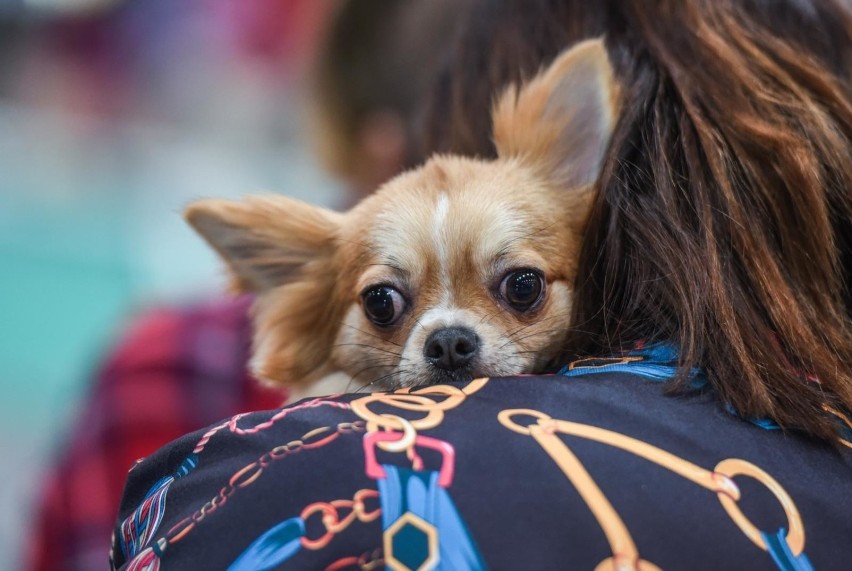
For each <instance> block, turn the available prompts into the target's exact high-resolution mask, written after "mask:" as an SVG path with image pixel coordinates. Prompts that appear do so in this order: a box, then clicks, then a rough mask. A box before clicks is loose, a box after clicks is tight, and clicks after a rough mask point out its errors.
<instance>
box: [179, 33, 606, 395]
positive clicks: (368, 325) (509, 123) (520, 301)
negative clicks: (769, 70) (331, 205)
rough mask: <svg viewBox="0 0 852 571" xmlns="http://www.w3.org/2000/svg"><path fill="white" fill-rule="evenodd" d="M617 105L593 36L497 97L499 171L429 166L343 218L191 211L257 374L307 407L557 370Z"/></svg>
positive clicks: (279, 202)
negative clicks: (224, 268)
mask: <svg viewBox="0 0 852 571" xmlns="http://www.w3.org/2000/svg"><path fill="white" fill-rule="evenodd" d="M618 102H619V97H618V89H617V86H616V84H615V81H614V77H613V72H612V69H611V67H610V63H609V60H608V58H607V54H606V49H605V48H604V45H603V42H602V41H601V40H590V41H586V42H583V43H581V44H577V45H576V46H575V47H573V48H572V49H570V50H568V51H566V52H565V53H563V54H562V55H560V56H559V57H558V58H557V59H556V60H555V61H554V62H553V63H552V64H551V66H550V67H549V68H548V69H547V70H545V71H544V72H543V73H541V74H539V75H538V76H537V77H535V78H534V79H533V80H532V81H530V82H529V83H527V84H525V85H524V86H523V87H522V88H520V89H518V88H517V87H511V88H509V89H507V90H506V91H505V92H504V93H503V95H502V96H501V97H500V98H499V100H498V101H497V103H496V105H495V106H494V108H493V111H492V119H493V125H494V133H493V135H494V141H495V143H496V147H497V150H498V158H497V159H496V160H491V161H485V160H476V159H469V158H462V157H456V156H435V157H433V158H431V159H430V160H429V161H428V162H427V163H426V164H425V165H423V166H422V167H420V168H417V169H415V170H412V171H409V172H406V173H404V174H401V175H399V176H397V177H396V178H394V179H392V180H391V181H389V182H387V183H386V184H385V185H383V186H382V187H381V188H380V189H379V190H378V191H377V192H376V193H375V194H373V195H372V196H370V197H369V198H367V199H365V200H364V201H362V202H361V203H360V204H358V205H357V206H356V207H355V208H353V209H352V210H350V211H349V212H346V213H344V214H340V213H336V212H331V211H328V210H325V209H321V208H318V207H314V206H311V205H308V204H305V203H303V202H300V201H296V200H293V199H289V198H285V197H283V196H264V197H252V198H247V199H245V200H243V201H241V202H227V201H221V200H202V201H199V202H196V203H193V204H191V205H190V206H189V207H188V209H187V210H186V218H187V220H188V221H189V223H190V224H191V225H192V226H193V227H194V228H195V229H196V230H197V231H198V232H199V233H200V234H201V235H202V236H203V237H204V238H205V239H206V240H207V241H208V242H209V243H210V245H211V246H213V248H215V249H216V251H217V252H218V253H219V254H220V255H221V257H222V258H223V259H224V260H225V262H226V263H227V265H228V266H229V269H230V270H231V274H232V275H233V277H234V284H235V288H236V289H237V290H238V291H241V292H255V293H256V294H257V299H256V302H255V306H254V310H253V311H254V321H255V338H254V357H253V359H252V363H251V366H252V370H253V372H254V374H255V375H256V376H257V377H258V378H261V379H264V380H266V381H269V382H273V383H277V384H284V385H287V386H289V387H290V389H291V392H294V393H295V394H296V395H298V396H306V395H307V394H310V393H314V394H316V393H323V392H335V391H338V390H358V389H362V388H364V387H368V388H369V389H371V390H372V389H378V390H385V389H389V388H393V387H402V386H411V385H415V384H433V383H441V382H447V381H464V380H469V379H472V378H474V377H481V376H501V375H513V374H519V373H532V372H541V371H544V370H546V369H547V368H548V366H552V365H553V364H554V363H553V361H554V359H555V358H556V356H557V355H558V353H559V350H560V346H561V344H562V342H563V340H564V338H565V334H566V332H567V330H568V327H569V321H570V310H571V293H572V284H573V282H574V278H575V276H576V271H577V269H576V268H577V258H578V253H579V246H580V241H581V235H582V231H583V228H584V225H585V221H586V218H587V216H588V212H589V208H590V205H591V201H592V198H593V185H594V183H595V182H596V180H597V178H598V176H599V174H600V170H601V168H602V163H603V161H604V157H605V153H606V149H607V146H608V143H609V139H610V135H611V132H612V130H613V127H614V124H615V122H616V119H617V116H618V110H619V103H618ZM336 371H342V372H343V373H345V375H346V376H345V377H343V381H342V383H341V381H340V380H339V379H340V375H338V376H334V375H332V373H335V372H336ZM329 375H331V376H329ZM323 378H325V379H326V380H330V379H335V382H334V383H328V382H326V383H319V384H317V382H318V381H319V380H320V379H323ZM335 385H337V386H335Z"/></svg>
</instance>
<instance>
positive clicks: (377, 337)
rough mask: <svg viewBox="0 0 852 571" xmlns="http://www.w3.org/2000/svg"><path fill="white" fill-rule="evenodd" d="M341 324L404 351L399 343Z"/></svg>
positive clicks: (347, 324) (344, 323) (342, 322)
mask: <svg viewBox="0 0 852 571" xmlns="http://www.w3.org/2000/svg"><path fill="white" fill-rule="evenodd" d="M340 324H341V325H345V326H346V327H351V328H352V329H354V330H355V331H357V332H358V333H363V334H364V335H369V336H370V337H374V338H375V339H378V340H379V341H382V342H383V343H390V344H391V345H395V346H397V347H399V348H400V349H402V345H400V344H399V343H394V342H393V341H391V340H390V339H385V338H384V337H380V336H378V335H376V334H375V333H370V332H369V331H364V330H363V329H359V328H358V327H355V326H354V325H351V324H349V323H346V322H344V321H341V322H340Z"/></svg>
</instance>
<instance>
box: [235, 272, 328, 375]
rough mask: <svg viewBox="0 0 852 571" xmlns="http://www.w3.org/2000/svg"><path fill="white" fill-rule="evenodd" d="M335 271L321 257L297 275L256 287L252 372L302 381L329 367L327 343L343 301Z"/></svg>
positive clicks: (325, 371)
mask: <svg viewBox="0 0 852 571" xmlns="http://www.w3.org/2000/svg"><path fill="white" fill-rule="evenodd" d="M336 277H337V275H336V273H335V272H334V271H333V270H332V269H331V268H329V267H327V265H326V264H324V263H323V262H322V261H319V260H317V261H315V262H311V263H309V264H307V265H306V266H305V268H304V270H303V275H302V278H301V279H300V280H299V281H296V282H294V283H291V284H287V285H284V286H281V287H277V288H274V289H272V290H269V291H266V292H264V293H261V294H260V295H259V296H258V298H257V300H256V301H255V305H254V307H253V309H252V311H253V315H254V323H255V333H254V357H253V358H252V361H251V370H252V373H253V374H254V375H255V376H256V377H257V378H259V379H261V380H263V381H265V382H267V383H270V384H275V385H306V384H308V383H311V382H312V381H314V380H316V379H318V378H320V377H322V376H323V375H326V374H328V373H330V372H332V370H333V367H332V365H331V363H330V357H331V352H332V347H333V345H334V340H335V337H336V336H337V332H338V329H339V327H340V323H341V320H342V318H343V311H344V306H343V304H342V303H341V302H340V301H339V300H338V299H337V295H338V294H337V287H336V286H337V284H336V281H337V280H336Z"/></svg>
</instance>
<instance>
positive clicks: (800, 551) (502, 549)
mask: <svg viewBox="0 0 852 571" xmlns="http://www.w3.org/2000/svg"><path fill="white" fill-rule="evenodd" d="M672 357H673V354H672V353H671V352H670V351H668V350H666V348H664V347H659V346H658V347H650V348H647V349H642V350H637V351H633V352H630V353H627V354H625V355H623V356H619V357H615V358H607V359H586V360H582V361H577V362H575V363H572V364H571V365H569V366H568V367H566V368H565V369H564V370H563V371H562V374H560V375H555V376H541V377H537V376H528V377H513V378H494V379H480V380H475V381H472V382H469V383H459V384H448V385H437V386H431V387H425V388H416V389H410V390H400V391H396V392H393V393H376V394H369V395H363V394H362V395H358V394H351V395H341V396H336V397H328V398H316V399H309V400H305V401H302V402H300V403H297V404H295V405H293V406H290V407H285V408H281V409H277V410H272V411H267V412H256V413H250V414H244V415H236V416H234V417H232V418H230V419H227V420H225V421H222V422H220V423H218V424H215V425H213V426H211V427H210V428H208V429H206V430H202V431H199V432H196V433H193V434H189V435H187V436H184V437H182V438H180V439H178V440H176V441H174V442H173V443H171V444H170V445H168V446H166V447H165V448H163V449H161V450H160V451H158V452H157V453H155V454H154V455H152V456H151V457H149V458H147V459H145V460H143V461H140V462H139V463H138V464H136V465H135V466H134V467H133V468H132V470H131V472H130V475H129V480H128V483H127V487H126V489H125V493H124V498H123V501H122V506H121V510H120V514H119V520H118V524H117V527H116V530H115V533H114V537H113V539H114V541H113V568H114V569H122V570H128V571H139V570H150V571H153V570H157V569H228V570H230V571H243V570H270V569H326V570H327V571H339V570H344V569H347V570H348V569H353V570H354V569H361V570H371V569H380V568H387V569H393V570H405V569H418V570H425V569H454V570H458V569H461V570H475V569H487V568H492V569H564V568H572V569H575V568H576V569H615V568H618V569H658V568H661V569H700V568H706V569H710V568H713V569H718V568H748V569H773V568H777V569H782V570H807V569H814V568H816V569H840V568H848V566H849V562H850V561H852V542H850V541H849V537H850V533H852V520H850V516H849V514H850V513H852V478H850V468H852V450H847V449H846V448H845V447H844V446H840V447H839V448H840V451H838V450H836V449H832V448H830V447H828V446H826V445H824V444H821V443H819V442H815V441H813V440H810V439H808V438H806V437H803V436H800V435H796V434H792V433H784V432H782V431H780V430H766V429H765V428H772V427H774V425H772V424H771V423H765V422H760V421H757V422H746V421H743V420H741V419H739V418H737V417H736V416H735V415H733V414H731V413H730V412H729V411H727V410H725V409H724V408H723V407H720V406H719V403H718V401H717V400H716V399H715V398H714V394H713V393H712V391H711V390H710V389H708V388H707V387H706V386H704V385H703V381H702V379H701V376H700V372H698V371H696V372H695V373H696V374H695V375H694V379H693V381H694V386H695V390H694V391H693V392H692V393H691V394H689V395H687V396H679V397H667V396H665V395H664V394H663V393H664V385H663V383H661V382H660V381H662V380H666V379H667V378H669V377H670V375H671V373H672V372H673V370H674V369H673V362H671V359H672ZM837 418H838V421H839V422H840V421H842V422H845V423H846V424H847V427H848V419H846V418H845V417H843V416H842V415H837ZM843 444H844V445H846V446H850V444H849V442H845V441H844V443H843Z"/></svg>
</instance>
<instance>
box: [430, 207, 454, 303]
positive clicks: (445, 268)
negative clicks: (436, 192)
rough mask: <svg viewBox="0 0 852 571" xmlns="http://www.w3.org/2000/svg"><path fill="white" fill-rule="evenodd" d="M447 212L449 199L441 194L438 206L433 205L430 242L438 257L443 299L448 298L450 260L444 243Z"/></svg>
mask: <svg viewBox="0 0 852 571" xmlns="http://www.w3.org/2000/svg"><path fill="white" fill-rule="evenodd" d="M449 210H450V199H449V197H448V196H447V195H446V194H444V193H441V195H440V196H439V197H438V204H436V205H435V216H433V217H432V241H433V242H434V243H435V253H436V255H437V256H438V279H439V280H440V283H441V289H442V290H443V293H444V298H448V297H449V294H450V274H449V271H450V270H449V268H450V260H449V253H448V252H447V245H446V243H445V240H446V232H444V226H445V225H446V222H447V213H448V212H449Z"/></svg>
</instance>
